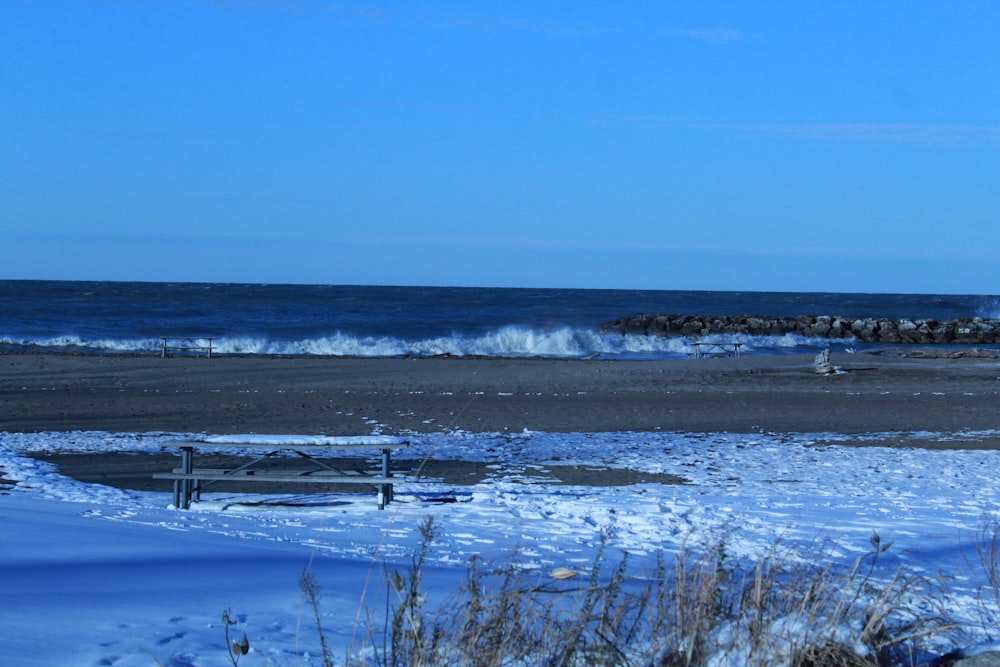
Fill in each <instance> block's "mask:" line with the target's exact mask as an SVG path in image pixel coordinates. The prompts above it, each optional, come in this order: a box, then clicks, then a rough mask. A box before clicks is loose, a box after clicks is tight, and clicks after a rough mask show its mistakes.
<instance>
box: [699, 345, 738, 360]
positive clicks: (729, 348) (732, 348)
mask: <svg viewBox="0 0 1000 667" xmlns="http://www.w3.org/2000/svg"><path fill="white" fill-rule="evenodd" d="M691 345H692V346H694V355H693V356H694V358H695V359H701V358H702V357H738V356H740V348H741V347H743V343H691Z"/></svg>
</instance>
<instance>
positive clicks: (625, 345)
mask: <svg viewBox="0 0 1000 667" xmlns="http://www.w3.org/2000/svg"><path fill="white" fill-rule="evenodd" d="M190 342H191V343H192V344H194V345H196V346H199V347H203V348H204V347H206V346H207V345H208V343H209V341H208V339H207V338H197V337H195V338H191V339H190ZM696 342H710V343H724V344H731V343H739V344H740V345H741V346H742V347H741V351H742V352H743V353H746V354H786V353H789V352H798V351H802V352H810V351H814V350H816V349H822V348H825V347H833V348H836V347H837V346H844V345H851V344H853V342H854V341H853V340H849V339H837V340H826V339H817V338H808V337H805V336H798V335H793V334H786V335H783V336H748V335H745V334H713V335H710V336H704V337H695V338H692V337H680V338H668V337H662V336H645V335H639V334H625V335H620V334H611V333H600V332H598V331H593V330H588V329H580V328H571V327H562V328H558V329H552V330H539V329H532V328H529V327H518V326H507V327H501V328H499V329H495V330H493V331H489V332H486V333H484V334H481V335H478V336H468V335H460V334H452V335H449V336H438V337H434V338H427V339H422V340H407V339H405V338H397V337H393V336H352V335H349V334H345V333H342V332H337V333H334V334H331V335H329V336H321V337H317V338H306V339H300V340H284V341H283V340H274V339H270V338H267V337H264V336H221V337H218V338H214V339H213V340H212V349H213V352H215V353H216V354H231V355H292V356H299V355H304V356H342V357H399V356H415V357H429V356H437V355H451V356H458V357H463V356H485V357H545V358H556V359H558V358H584V357H589V356H594V355H601V356H604V357H609V358H637V359H658V358H666V359H669V358H684V357H688V356H693V355H694V353H695V351H696V350H695V346H694V343H696ZM0 345H5V346H11V347H17V348H30V349H41V350H53V351H63V350H79V351H91V352H97V353H101V352H104V353H119V354H128V353H146V352H152V353H157V352H159V351H160V349H161V347H162V339H161V338H143V339H121V340H116V339H95V340H87V339H84V338H81V337H79V336H62V337H52V338H39V339H26V338H12V337H7V338H0Z"/></svg>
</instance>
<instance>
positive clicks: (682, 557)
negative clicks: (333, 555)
mask: <svg viewBox="0 0 1000 667" xmlns="http://www.w3.org/2000/svg"><path fill="white" fill-rule="evenodd" d="M421 532H422V536H423V541H422V543H421V546H420V548H419V549H418V551H417V553H415V554H414V557H413V559H412V561H411V565H410V567H409V568H408V569H407V570H406V571H404V572H397V571H393V572H387V574H386V581H387V591H388V593H389V596H390V597H389V602H388V603H387V606H386V608H385V609H384V610H383V611H382V613H381V614H378V615H376V614H374V613H371V612H370V613H369V616H368V628H367V637H368V642H369V647H370V650H369V651H368V657H367V659H366V660H364V661H362V660H361V659H360V658H359V657H357V656H355V657H353V658H349V659H348V663H349V664H353V665H360V664H369V665H376V666H377V667H438V666H444V665H447V666H449V667H452V666H469V667H473V666H474V667H503V666H512V667H513V666H521V665H542V666H545V667H577V666H583V665H587V666H597V667H601V666H611V665H622V666H628V667H632V666H636V667H639V666H641V667H701V666H712V667H726V666H730V665H732V666H735V665H740V666H746V667H754V666H764V665H768V666H771V665H787V666H788V667H813V666H819V665H823V666H831V667H838V666H843V667H880V666H883V665H918V664H921V656H922V655H923V649H924V646H925V644H926V642H927V641H928V640H930V639H932V638H934V637H935V636H938V635H940V634H941V633H945V632H948V631H949V630H950V629H951V628H952V627H953V626H952V624H951V623H950V622H949V621H948V618H947V616H946V615H945V614H944V613H942V612H939V611H931V612H929V611H928V610H935V609H937V607H938V606H939V605H938V604H937V602H936V601H938V600H941V599H943V598H944V596H943V595H942V592H941V590H940V589H939V588H938V586H937V583H936V582H935V581H933V580H931V579H927V578H924V577H916V576H909V575H906V574H905V573H903V572H899V571H896V572H887V571H884V570H885V568H884V567H883V565H882V561H883V558H882V556H883V554H884V553H885V552H886V551H887V550H888V549H889V547H890V545H888V544H882V543H881V541H880V540H879V538H878V536H877V535H873V537H872V540H871V545H870V546H871V549H870V550H869V551H868V552H866V553H865V554H864V555H862V556H861V557H859V558H857V559H856V560H855V561H854V562H853V563H852V564H851V565H850V566H849V567H847V568H846V569H845V568H844V567H843V566H839V567H838V566H837V565H836V563H837V562H838V561H837V559H835V558H833V557H832V555H831V554H830V553H829V551H828V550H825V549H824V548H822V547H818V548H816V549H815V553H814V554H812V557H811V558H810V559H806V560H804V559H803V557H802V556H803V555H802V553H801V552H799V553H792V551H791V550H789V549H784V548H782V546H781V545H780V544H776V545H774V547H773V548H772V549H771V552H770V553H768V554H767V555H766V556H764V557H763V558H761V559H760V560H759V561H758V562H756V563H752V564H750V565H748V566H740V565H735V564H731V563H730V562H729V560H730V559H729V558H728V557H727V554H726V550H725V542H724V541H720V542H719V543H717V544H714V545H709V546H705V547H701V548H698V549H694V548H689V547H685V548H683V549H682V550H681V551H680V553H679V554H677V555H676V556H675V557H672V559H671V561H670V563H669V564H668V563H667V561H666V559H663V558H661V559H660V560H659V561H658V563H657V566H656V567H655V569H654V571H653V572H651V573H648V574H647V575H646V576H642V577H640V576H636V575H633V574H632V573H631V572H630V569H631V568H630V563H629V559H628V557H627V556H625V557H623V558H622V559H621V560H620V561H619V562H617V563H616V564H609V563H607V562H606V560H605V549H604V548H603V545H604V543H605V542H606V540H605V539H602V548H601V549H600V550H599V553H598V555H597V556H596V557H595V559H594V561H593V562H592V564H591V566H590V567H589V570H587V571H583V572H575V573H574V572H570V571H569V570H566V569H565V568H559V569H557V570H555V571H552V572H550V573H540V572H538V571H537V570H533V569H529V568H525V567H522V566H521V565H520V564H519V563H518V562H517V561H516V560H512V561H510V562H508V563H506V564H504V565H503V566H501V567H499V568H488V567H486V565H485V564H484V563H483V562H482V561H481V560H479V559H478V558H473V559H472V560H471V561H470V562H469V564H468V567H467V572H466V578H465V582H464V584H463V586H462V587H461V590H460V591H458V592H457V593H456V595H455V596H454V597H453V598H452V599H449V600H448V601H446V602H445V603H444V604H436V605H428V603H427V598H426V593H425V591H424V590H423V585H422V578H423V568H424V564H425V561H426V558H427V554H428V553H429V551H430V549H431V546H432V543H433V540H434V533H435V527H434V524H433V522H432V521H428V522H427V523H425V524H424V525H423V526H422V527H421ZM994 535H995V536H998V535H1000V531H998V532H997V533H995V534H994ZM998 540H1000V538H998ZM995 555H997V554H996V553H995ZM804 563H805V564H804ZM997 572H998V577H997V579H996V580H995V582H994V583H995V584H996V587H995V588H994V594H995V595H997V600H998V601H1000V569H998V570H997ZM998 608H1000V606H998ZM915 609H920V612H919V613H918V612H916V611H914V610H915Z"/></svg>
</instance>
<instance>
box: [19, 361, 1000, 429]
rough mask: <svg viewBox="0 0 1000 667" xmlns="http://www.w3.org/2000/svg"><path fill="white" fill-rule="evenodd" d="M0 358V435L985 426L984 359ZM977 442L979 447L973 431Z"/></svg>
mask: <svg viewBox="0 0 1000 667" xmlns="http://www.w3.org/2000/svg"><path fill="white" fill-rule="evenodd" d="M812 361H813V360H812V358H811V357H809V356H807V355H796V356H760V357H740V358H708V359H688V360H671V361H608V360H601V359H594V360H586V361H583V360H551V359H468V358H461V359H460V358H423V359H410V358H406V359H346V358H273V357H222V358H212V359H208V358H204V357H199V358H194V357H184V358H167V359H161V358H158V357H139V356H134V357H132V356H73V355H48V354H37V355H36V354H19V355H4V356H2V357H0V368H2V371H0V431H15V432H38V431H77V430H102V431H114V432H120V431H144V432H148V431H173V432H178V431H179V432H207V433H251V432H256V433H310V434H318V433H324V434H328V435H352V434H363V433H371V432H372V430H373V428H374V427H376V426H377V427H378V428H380V429H381V431H382V432H384V433H398V432H417V433H421V432H423V433H427V432H437V431H442V430H451V429H463V430H467V431H474V432H486V431H499V432H502V431H522V430H524V429H528V430H532V431H552V432H607V431H655V430H661V431H694V432H743V433H752V432H761V431H772V432H836V433H847V434H861V433H868V432H885V431H906V432H913V431H943V432H957V431H968V430H971V431H976V430H991V429H995V428H997V426H998V424H1000V419H998V417H997V405H998V392H1000V362H998V361H997V360H996V359H990V358H958V359H950V358H930V359H922V358H901V357H894V356H882V355H867V354H856V355H846V354H845V355H834V357H833V360H832V361H833V363H834V364H836V365H837V366H839V367H841V368H842V369H843V370H844V371H845V372H843V373H841V374H837V375H832V376H820V375H817V374H816V373H815V372H814V370H813V366H812ZM977 446H983V445H982V444H981V443H980V444H979V445H977Z"/></svg>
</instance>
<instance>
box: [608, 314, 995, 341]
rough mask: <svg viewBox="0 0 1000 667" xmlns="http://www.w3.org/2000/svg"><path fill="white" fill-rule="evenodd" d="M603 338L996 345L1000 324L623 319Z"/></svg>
mask: <svg viewBox="0 0 1000 667" xmlns="http://www.w3.org/2000/svg"><path fill="white" fill-rule="evenodd" d="M599 331H601V332H602V333H619V334H639V335H644V336H664V337H697V336H707V335H709V334H746V335H748V336H783V335H785V334H796V335H799V336H805V337H809V338H834V339H837V338H850V339H854V340H856V341H858V342H862V343H900V344H917V345H928V344H935V343H955V344H969V345H974V344H987V345H988V344H994V343H1000V319H993V318H984V317H968V318H959V319H953V320H934V319H889V318H873V317H866V318H852V317H839V316H835V315H799V316H798V317H773V316H766V315H712V316H708V315H676V314H674V315H647V314H640V315H628V316H625V317H620V318H618V319H616V320H612V321H610V322H605V323H604V324H602V325H601V326H600V327H599Z"/></svg>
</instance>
